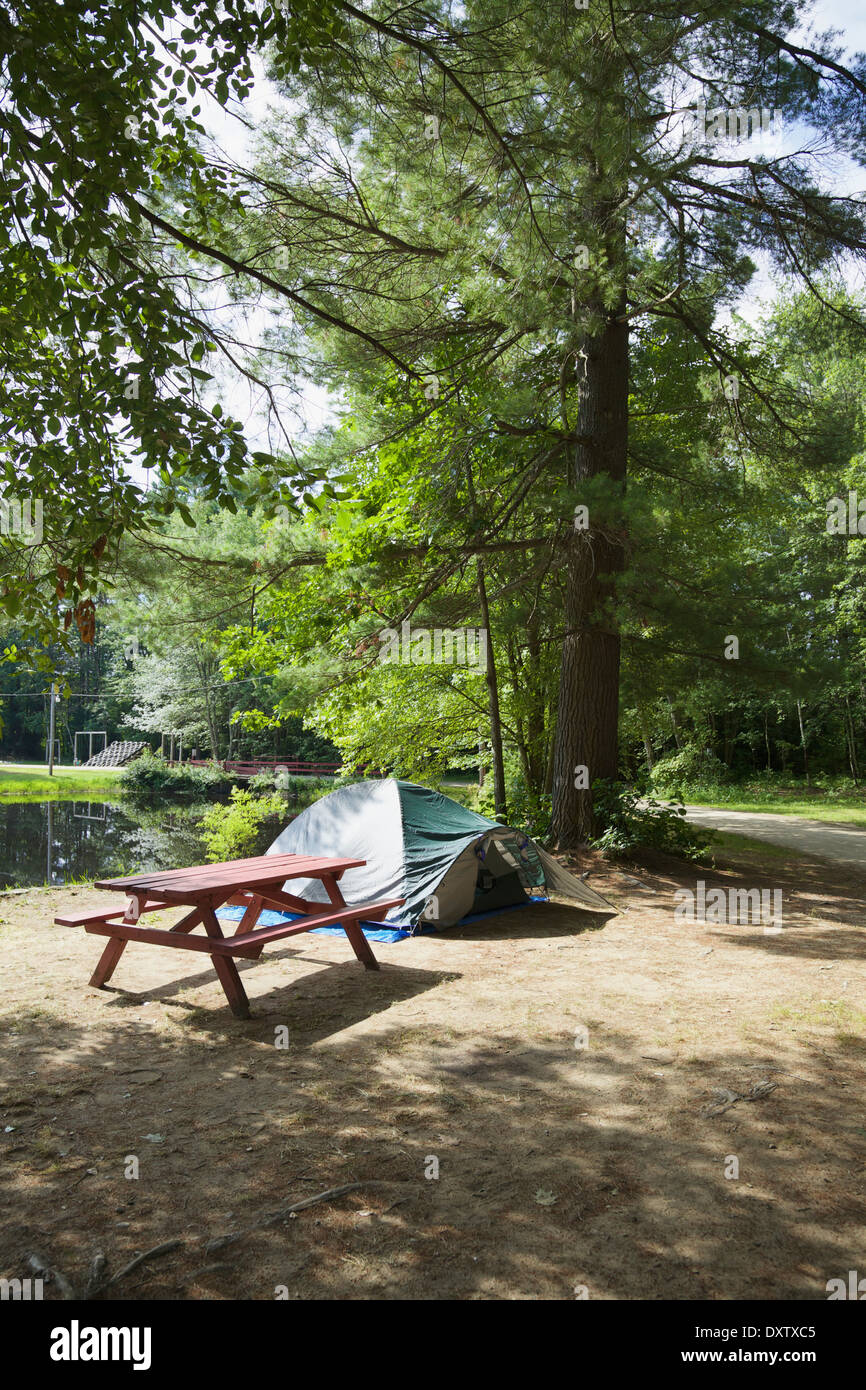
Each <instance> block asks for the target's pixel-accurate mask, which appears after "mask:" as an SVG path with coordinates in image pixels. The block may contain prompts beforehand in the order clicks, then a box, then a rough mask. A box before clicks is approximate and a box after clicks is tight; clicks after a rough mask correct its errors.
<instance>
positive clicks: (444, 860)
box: [220, 777, 616, 941]
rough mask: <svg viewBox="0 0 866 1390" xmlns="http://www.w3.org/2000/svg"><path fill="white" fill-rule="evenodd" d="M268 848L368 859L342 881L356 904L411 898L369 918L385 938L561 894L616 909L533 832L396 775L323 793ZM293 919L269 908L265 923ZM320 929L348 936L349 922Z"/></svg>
mask: <svg viewBox="0 0 866 1390" xmlns="http://www.w3.org/2000/svg"><path fill="white" fill-rule="evenodd" d="M268 854H308V855H327V856H333V857H335V858H344V859H364V860H366V863H365V864H364V865H362V867H360V868H357V869H348V870H347V871H346V873H345V874H344V875H343V877H342V879H341V880H340V887H341V889H342V892H343V896H344V898H345V899H346V902H347V903H348V904H349V905H350V906H351V904H352V903H363V902H371V901H373V902H375V900H376V899H377V898H405V900H406V901H405V902H404V903H403V904H402V906H401V907H394V908H391V910H390V912H388V913H387V915H386V918H385V921H384V922H381V923H368V924H366V925H365V928H364V930H365V932H366V933H367V935H368V936H370V937H371V939H373V940H378V941H399V940H401V939H402V938H403V937H405V936H408V935H411V934H413V933H414V932H416V931H419V930H422V931H423V930H430V929H432V930H440V929H441V928H443V927H453V926H456V925H457V924H458V923H463V922H467V921H468V920H471V919H477V918H480V917H484V916H488V915H493V914H496V913H499V912H503V911H507V910H509V909H511V908H514V907H520V906H525V905H526V904H527V903H530V902H539V901H545V900H547V899H548V898H549V897H550V896H551V895H555V896H556V897H558V898H564V899H566V900H567V901H568V902H570V903H572V904H573V905H574V906H575V907H578V908H580V909H582V910H583V911H586V912H602V913H606V914H611V913H614V912H615V911H616V909H615V908H614V907H613V906H612V905H611V904H610V903H609V902H607V901H606V899H605V898H603V897H601V895H600V894H599V893H596V892H595V891H594V889H592V888H590V887H588V885H587V884H586V883H584V882H583V881H582V880H581V879H579V878H576V877H575V876H574V874H570V873H569V872H568V870H567V869H564V868H563V867H562V865H561V864H559V863H557V861H556V860H555V859H554V858H552V856H551V855H549V854H547V853H546V852H545V851H544V850H543V849H542V848H541V847H540V846H539V845H537V844H536V843H535V841H534V840H531V839H530V838H529V836H528V835H526V834H524V833H523V831H520V830H511V829H509V827H508V826H505V825H500V824H498V823H497V822H496V821H492V820H488V819H487V817H486V816H480V815H478V813H477V812H475V811H470V810H468V809H467V807H465V806H461V805H460V803H459V802H457V801H452V800H451V798H450V797H447V796H442V794H441V793H440V792H435V791H431V790H430V789H429V787H419V786H417V785H416V784H415V783H414V782H403V781H400V780H398V779H397V778H396V777H387V778H384V779H382V780H375V781H373V780H370V781H365V782H355V783H351V784H350V785H348V786H345V787H340V788H338V789H337V790H336V791H333V792H331V793H330V795H328V796H323V797H322V798H321V799H320V800H318V801H316V802H314V803H313V805H312V806H309V807H307V809H306V810H305V811H302V812H301V814H300V815H299V816H297V817H296V818H295V820H293V821H292V822H291V824H290V825H288V826H286V828H285V830H284V831H282V833H281V834H280V835H279V836H278V837H277V839H276V840H275V841H274V843H273V844H272V845H271V847H270V849H269V850H268ZM286 889H287V891H288V892H291V893H293V894H294V895H295V896H296V897H299V898H303V899H304V900H305V901H307V902H317V903H318V902H321V903H327V902H328V901H329V900H328V896H327V893H326V892H325V889H324V886H323V884H322V883H321V882H320V881H319V880H318V879H292V880H291V883H288V884H287V885H286ZM242 911H243V909H242V908H222V909H221V910H220V916H221V917H226V918H228V919H229V920H231V919H232V918H233V917H234V915H235V914H236V913H237V914H238V915H239V914H240V913H241V912H242ZM290 916H291V914H289V913H285V914H283V913H276V912H274V913H267V912H266V913H263V914H262V916H261V918H260V919H259V925H262V926H264V925H267V924H268V923H269V920H270V918H271V917H272V918H273V921H274V922H278V921H283V920H285V919H286V918H288V917H290ZM319 930H320V931H322V932H334V933H336V934H339V935H342V928H340V927H336V928H333V927H322V928H319Z"/></svg>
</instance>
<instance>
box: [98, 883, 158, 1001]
mask: <svg viewBox="0 0 866 1390" xmlns="http://www.w3.org/2000/svg"><path fill="white" fill-rule="evenodd" d="M146 902H147V898H146V897H141V896H140V895H138V894H135V893H134V894H133V895H132V897H131V898H130V899H129V902H128V903H127V905H126V911H125V912H124V914H123V920H124V922H129V923H130V924H132V923H134V922H137V921H138V919H139V917H140V916H141V910H142V908H143V907H144V905H145V903H146ZM126 946H127V942H126V940H125V939H124V938H123V937H122V936H112V937H111V939H110V941H109V942H108V945H107V946H106V948H105V950H104V951H103V952H102V955H101V956H100V957H99V960H98V962H97V965H96V969H95V970H94V972H93V974H92V975H91V977H90V980H89V982H88V983H89V984H90V986H91V988H92V989H102V987H103V985H106V984H108V981H109V980H110V979H111V977H112V975H113V974H114V971H115V968H116V966H117V962H118V961H119V960H120V957H121V956H122V955H123V952H124V950H125V949H126Z"/></svg>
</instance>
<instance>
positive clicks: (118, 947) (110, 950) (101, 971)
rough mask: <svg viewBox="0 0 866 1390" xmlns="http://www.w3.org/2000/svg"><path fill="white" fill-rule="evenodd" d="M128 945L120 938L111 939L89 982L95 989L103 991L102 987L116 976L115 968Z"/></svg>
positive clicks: (113, 937)
mask: <svg viewBox="0 0 866 1390" xmlns="http://www.w3.org/2000/svg"><path fill="white" fill-rule="evenodd" d="M126 945H127V942H125V941H124V940H123V938H122V937H120V936H112V937H111V938H110V940H109V942H108V945H107V946H106V948H105V950H104V951H103V952H102V955H101V956H100V957H99V962H98V964H97V966H96V969H95V970H94V972H93V974H92V975H91V977H90V980H89V982H88V983H89V984H90V985H91V986H92V988H93V989H102V986H103V985H105V984H107V983H108V981H109V980H110V979H111V977H112V975H113V974H114V968H115V966H116V965H117V962H118V961H119V960H120V957H121V956H122V955H123V952H124V948H125V947H126Z"/></svg>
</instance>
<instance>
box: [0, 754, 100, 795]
mask: <svg viewBox="0 0 866 1390" xmlns="http://www.w3.org/2000/svg"><path fill="white" fill-rule="evenodd" d="M120 773H121V769H120V768H118V767H102V768H92V767H87V768H85V767H62V766H59V765H55V769H54V776H53V777H49V775H48V768H47V767H46V766H45V764H44V763H0V801H62V800H64V799H68V800H72V799H76V798H81V797H83V796H88V797H92V796H99V795H101V794H102V793H103V792H106V793H107V792H111V791H116V790H117V779H118V777H119V776H120Z"/></svg>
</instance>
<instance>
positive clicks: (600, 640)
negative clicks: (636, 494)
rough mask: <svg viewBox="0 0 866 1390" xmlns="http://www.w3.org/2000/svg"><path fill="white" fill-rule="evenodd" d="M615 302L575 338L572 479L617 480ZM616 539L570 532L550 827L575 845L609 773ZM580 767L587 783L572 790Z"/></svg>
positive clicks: (613, 728) (594, 528)
mask: <svg viewBox="0 0 866 1390" xmlns="http://www.w3.org/2000/svg"><path fill="white" fill-rule="evenodd" d="M623 313H624V310H623V309H622V307H620V309H619V310H617V311H615V312H614V313H613V314H608V315H607V325H606V327H605V329H604V331H603V332H602V333H601V334H599V335H598V336H596V337H593V338H588V339H584V341H583V344H582V349H581V354H580V369H581V370H580V407H579V412H578V420H577V434H578V436H579V442H578V444H577V446H576V451H575V459H574V467H573V473H572V484H573V486H574V487H575V488H578V489H579V487H580V484H581V482H583V481H585V480H587V479H589V478H595V477H598V476H599V475H600V474H606V475H607V476H608V477H609V478H611V479H613V480H614V482H616V483H618V484H620V485H621V486H624V483H625V475H626V451H627V445H628V325H627V323H626V322H619V321H618V320H619V319H620V317H621V316H622V315H623ZM623 561H624V552H623V543H622V538H621V536H619V535H617V534H615V533H614V532H613V531H612V530H611V528H610V527H609V526H608V527H604V528H602V527H600V526H599V525H598V524H597V523H596V522H594V519H593V516H592V513H591V512H590V517H589V527H588V529H586V530H572V531H571V532H570V535H569V541H568V554H567V561H566V576H565V637H564V640H563V647H562V666H561V677H560V688H559V708H558V714H557V726H556V749H555V755H554V777H553V821H552V825H551V834H552V838H553V841H554V843H555V844H556V845H557V846H558V847H559V848H560V849H575V848H576V847H577V846H578V845H579V844H580V843H581V842H582V841H584V840H586V839H587V838H588V837H589V835H591V834H592V831H593V815H592V791H591V786H592V782H593V781H594V780H595V779H596V778H597V777H606V778H615V777H616V776H617V772H618V757H617V725H618V717H619V668H620V639H619V635H618V633H617V630H616V625H615V620H614V614H613V611H612V599H613V592H614V580H615V576H616V575H617V574H618V573H619V571H620V570H621V569H622V568H623ZM580 766H585V767H586V768H587V770H588V781H589V787H588V788H586V789H583V788H581V787H575V781H577V780H582V779H579V778H576V776H575V769H576V768H578V767H580Z"/></svg>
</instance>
